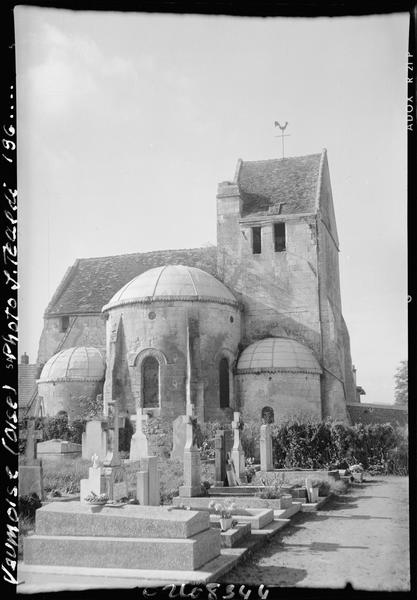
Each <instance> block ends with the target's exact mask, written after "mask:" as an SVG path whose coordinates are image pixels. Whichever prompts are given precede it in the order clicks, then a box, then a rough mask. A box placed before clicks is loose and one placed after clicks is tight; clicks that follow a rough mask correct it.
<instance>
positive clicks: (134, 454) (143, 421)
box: [129, 407, 149, 460]
mask: <svg viewBox="0 0 417 600" xmlns="http://www.w3.org/2000/svg"><path fill="white" fill-rule="evenodd" d="M131 418H132V420H133V421H135V422H136V431H135V433H134V434H133V435H132V439H131V441H130V454H129V459H130V460H139V459H141V458H143V457H146V456H149V442H148V438H147V437H146V433H145V431H144V430H145V427H146V425H147V424H148V421H149V414H148V413H147V412H144V410H143V408H142V407H139V408H138V409H137V411H136V415H135V416H132V417H131Z"/></svg>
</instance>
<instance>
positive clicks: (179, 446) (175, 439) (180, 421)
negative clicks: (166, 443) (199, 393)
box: [171, 415, 186, 462]
mask: <svg viewBox="0 0 417 600" xmlns="http://www.w3.org/2000/svg"><path fill="white" fill-rule="evenodd" d="M185 429H186V427H185V423H184V416H183V415H180V416H179V417H177V418H176V419H174V421H173V423H172V452H171V458H175V459H177V460H180V461H181V462H182V461H183V460H184V448H185V441H186V431H185Z"/></svg>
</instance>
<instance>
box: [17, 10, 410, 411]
mask: <svg viewBox="0 0 417 600" xmlns="http://www.w3.org/2000/svg"><path fill="white" fill-rule="evenodd" d="M15 29H16V61H17V65H16V69H17V120H18V171H17V176H18V193H19V213H18V214H19V240H18V241H19V282H20V290H19V319H20V338H19V339H20V346H19V350H20V353H21V354H22V353H23V352H24V351H26V352H27V353H28V354H29V356H30V361H31V362H35V360H36V355H37V350H38V342H39V337H40V334H41V330H42V326H43V312H44V310H45V308H46V306H47V304H48V302H49V300H50V298H51V296H52V294H53V293H54V291H55V290H56V288H57V286H58V284H59V282H60V281H61V279H62V278H63V276H64V273H65V271H66V269H67V268H68V267H69V266H70V265H71V264H73V263H74V261H75V260H76V259H77V258H86V257H93V256H109V255H113V254H125V253H131V252H146V251H151V250H157V249H170V248H192V247H200V246H203V245H205V244H216V192H217V184H218V183H219V182H221V181H226V180H232V179H233V176H234V171H235V167H236V163H237V160H238V158H242V159H243V160H261V159H267V158H280V157H281V142H280V140H279V138H277V137H276V136H277V129H274V122H275V121H276V120H278V121H280V122H281V123H282V122H285V121H288V122H289V125H288V127H287V131H286V133H288V134H290V137H287V138H286V150H285V154H286V156H301V155H306V154H313V153H318V152H321V150H322V149H323V148H327V152H328V160H329V167H330V175H331V182H332V190H333V199H334V205H335V212H336V219H337V225H338V232H339V239H340V255H339V259H340V273H341V292H342V308H343V314H344V318H345V320H346V323H347V326H348V328H349V332H350V338H351V352H352V360H353V363H354V364H355V366H356V367H357V369H358V373H357V376H358V384H360V385H362V387H363V388H364V389H365V391H366V396H365V397H364V398H363V399H364V400H366V401H367V402H377V403H378V402H383V403H391V402H393V399H394V379H393V377H394V373H395V371H396V369H397V367H398V365H399V363H400V361H401V360H404V359H406V358H407V285H406V284H407V263H406V242H407V240H406V203H407V185H406V183H407V182H406V176H407V172H406V156H407V154H406V141H407V122H406V100H407V95H406V94H407V88H406V83H407V42H408V15H407V14H392V15H383V16H365V17H340V18H318V19H302V18H266V19H261V18H248V17H224V16H195V15H157V14H146V13H143V14H141V13H117V12H100V13H96V12H94V11H89V12H87V11H67V10H60V9H47V8H38V7H27V6H26V7H25V6H19V7H16V8H15ZM91 285H92V286H94V281H92V282H91Z"/></svg>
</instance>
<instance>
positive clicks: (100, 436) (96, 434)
mask: <svg viewBox="0 0 417 600" xmlns="http://www.w3.org/2000/svg"><path fill="white" fill-rule="evenodd" d="M104 426H105V423H104V422H103V420H102V419H92V420H91V421H87V423H86V426H85V431H84V433H83V434H82V439H81V444H82V457H83V458H84V459H85V460H90V458H91V457H92V456H93V454H97V456H98V457H99V459H100V460H101V461H103V460H104V459H105V457H106V453H107V432H106V431H105V429H104Z"/></svg>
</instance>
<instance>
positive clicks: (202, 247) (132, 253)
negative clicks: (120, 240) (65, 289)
mask: <svg viewBox="0 0 417 600" xmlns="http://www.w3.org/2000/svg"><path fill="white" fill-rule="evenodd" d="M210 248H217V245H213V246H209V247H206V246H197V247H194V248H167V249H166V250H161V249H159V250H148V251H146V252H127V253H126V254H107V255H106V256H89V257H86V258H77V259H76V260H77V261H84V260H98V259H101V258H118V257H123V258H124V257H126V256H146V255H147V254H163V253H165V252H189V251H191V250H207V249H210Z"/></svg>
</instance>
